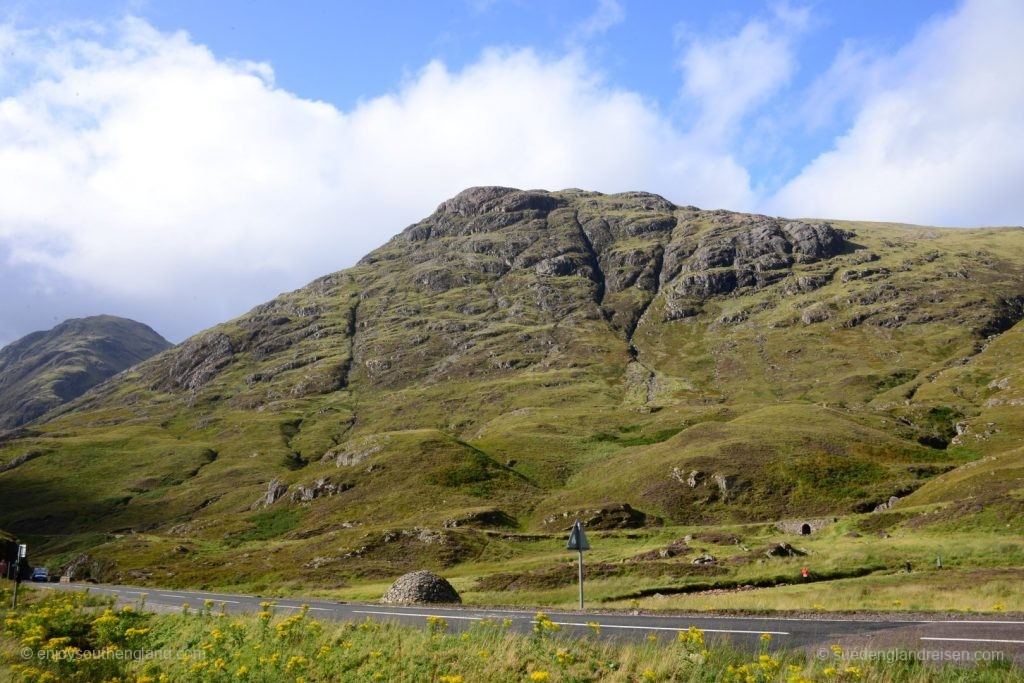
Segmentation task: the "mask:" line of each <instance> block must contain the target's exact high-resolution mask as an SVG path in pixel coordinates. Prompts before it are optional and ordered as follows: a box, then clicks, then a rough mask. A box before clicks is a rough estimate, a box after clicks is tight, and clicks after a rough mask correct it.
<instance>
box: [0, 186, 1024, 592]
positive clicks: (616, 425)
mask: <svg viewBox="0 0 1024 683" xmlns="http://www.w3.org/2000/svg"><path fill="white" fill-rule="evenodd" d="M1022 318H1024V230H1020V229H1010V228H1003V229H983V230H954V229H934V228H922V227H916V226H903V225H888V224H868V223H851V222H835V221H834V222H823V221H816V220H815V221H811V220H802V221H791V220H788V219H775V218H769V217H765V216H756V215H747V214H736V213H730V212H726V211H701V210H698V209H695V208H693V207H678V206H674V205H672V204H670V203H668V202H667V201H665V200H664V199H662V198H660V197H657V196H654V195H649V194H644V193H625V194H620V195H601V194H597V193H590V192H583V191H579V190H570V191H564V192H556V193H547V192H533V191H531V192H521V191H517V190H509V189H506V188H474V189H471V190H467V191H466V192H463V193H461V194H460V195H458V196H457V197H455V198H453V199H451V200H449V201H447V202H445V203H443V204H442V205H441V206H440V207H439V208H438V210H437V211H436V212H435V213H434V214H433V215H431V216H430V217H428V218H426V219H424V220H423V221H421V222H419V223H417V224H415V225H413V226H410V227H409V228H407V229H406V230H405V231H403V232H402V233H401V234H399V235H397V236H396V237H395V238H393V239H392V240H391V241H389V242H388V243H387V244H386V245H384V246H383V247H381V248H380V249H378V250H377V251H375V252H373V253H371V254H369V255H368V256H366V257H365V258H364V259H363V260H362V261H361V262H360V263H359V264H358V265H356V266H355V267H353V268H350V269H348V270H345V271H341V272H338V273H334V274H332V275H328V276H326V277H323V278H321V279H319V280H317V281H315V282H313V283H311V284H310V285H308V286H306V287H304V288H302V289H300V290H297V291H295V292H291V293H288V294H284V295H282V296H280V297H278V298H277V299H275V300H273V301H271V302H269V303H267V304H264V305H262V306H259V307H257V308H256V309H254V310H253V311H250V312H249V313H247V314H246V315H244V316H242V317H240V318H238V319H236V320H233V321H230V322H227V323H224V324H223V325H219V326H217V327H215V328H213V329H211V330H207V331H205V332H203V333H200V334H198V335H196V336H195V337H193V338H191V339H189V340H187V341H186V342H184V343H183V344H181V345H179V346H177V347H175V348H173V349H170V350H169V351H166V352H164V353H162V354H160V355H159V356H157V357H155V358H152V359H150V360H149V361H146V362H144V363H142V364H140V365H138V366H136V367H135V368H133V369H131V370H130V371H128V372H126V373H123V374H122V375H120V376H118V377H117V378H115V379H114V380H112V381H110V382H107V383H105V384H103V385H101V386H99V387H97V388H95V389H94V390H92V391H91V392H89V393H88V394H87V395H85V396H83V397H82V398H80V399H78V400H76V401H74V402H72V403H71V404H69V405H68V406H67V407H66V408H65V409H64V410H63V411H62V412H61V414H60V415H57V416H53V417H52V418H51V419H49V420H48V421H46V422H43V423H41V424H37V425H34V426H33V427H32V429H31V430H28V431H24V432H22V433H19V434H14V435H8V437H6V439H5V440H4V441H3V443H0V463H3V464H0V469H2V470H3V472H2V473H0V494H2V495H3V498H4V500H5V501H13V502H11V503H9V504H5V505H4V507H3V509H2V510H0V525H2V526H3V527H4V528H7V529H9V530H11V531H14V532H16V533H18V534H19V535H21V536H25V537H30V538H31V539H32V542H33V547H34V548H35V549H36V551H37V552H41V553H42V554H43V555H44V556H47V555H48V556H49V557H50V558H51V562H52V563H55V564H66V563H68V562H70V561H71V560H72V559H73V558H75V557H76V556H78V555H79V554H80V553H82V552H87V553H88V557H87V558H84V559H83V558H79V563H78V566H85V567H89V568H90V569H89V571H91V572H93V573H94V574H95V575H98V576H100V577H102V578H110V579H118V580H125V581H127V580H131V581H146V580H153V581H163V582H167V581H173V582H178V583H181V582H189V581H192V582H210V581H213V582H221V583H231V582H236V583H243V584H244V583H246V582H255V581H266V580H270V581H271V582H272V581H273V580H274V578H275V577H277V578H280V579H289V580H300V581H304V582H307V583H311V584H315V585H321V586H341V585H344V584H346V583H347V582H351V581H360V580H370V579H373V577H388V576H392V575H394V574H397V573H400V572H401V571H402V570H404V569H406V568H411V567H419V566H424V565H425V566H433V567H453V566H456V565H465V564H466V563H472V562H476V563H482V564H480V565H479V566H487V563H488V562H491V563H493V562H499V563H500V562H502V561H503V558H509V557H513V556H518V555H519V554H520V553H521V552H522V548H523V547H524V546H523V545H522V543H523V541H522V540H520V538H521V537H523V536H524V535H525V536H529V534H531V533H538V532H539V533H554V532H558V533H560V532H561V529H563V528H564V527H566V526H568V525H569V524H570V523H571V521H572V519H573V517H574V516H576V515H577V514H579V515H582V516H583V517H584V518H586V519H587V520H588V522H589V524H590V525H591V526H592V528H594V529H599V528H623V527H629V528H632V527H647V528H649V529H657V528H666V529H671V528H673V525H679V524H688V525H694V524H723V523H730V524H736V523H744V524H748V523H773V522H775V521H777V520H779V519H783V518H786V519H789V518H798V517H807V516H812V517H827V516H843V515H850V514H861V513H867V512H870V511H871V510H873V509H874V508H875V507H876V506H877V505H879V504H881V503H886V502H887V501H889V499H890V498H891V497H893V496H897V497H906V496H908V494H909V495H910V497H909V498H905V500H904V501H902V502H900V503H898V505H909V504H911V502H917V503H918V504H921V505H926V506H934V505H935V504H945V503H948V502H950V501H958V500H960V499H961V498H962V497H963V494H964V491H965V489H964V488H963V486H961V484H960V483H959V482H960V480H958V479H956V477H961V476H963V477H966V478H968V479H969V478H970V476H971V475H970V472H971V470H970V469H969V468H971V467H988V465H986V464H978V465H974V462H975V461H978V460H979V459H981V458H986V457H995V456H998V457H999V458H1003V457H1005V458H1012V457H1016V456H1012V455H1009V454H1011V452H1013V451H1014V449H1019V448H1020V445H1021V437H1022V435H1024V423H1022V419H1021V417H1020V415H1021V411H1020V409H1019V406H1018V403H1019V401H1020V400H1021V399H1020V397H1019V396H1018V394H1017V393H1016V392H1019V391H1020V389H1021V387H1024V377H1021V374H1022V372H1024V369H1022V368H1024V360H1022V359H1024V353H1021V349H1020V342H1021V339H1022V338H1024V324H1021V322H1020V321H1021V319H1022ZM1004 453H1005V454H1008V455H1005V456H1004V455H1003V454H1004ZM1018 455H1019V450H1018ZM1018 460H1019V458H1018ZM987 462H989V461H987V460H983V461H982V463H987ZM995 462H1006V463H1009V462H1010V461H1009V460H1006V461H1001V460H996V461H995ZM975 471H977V472H980V471H981V470H975ZM1007 471H1016V470H1013V469H1012V468H1009V469H1008V470H1007ZM963 473H967V474H963ZM1014 490H1016V491H1018V493H1019V487H1018V489H1014ZM915 492H916V493H915ZM989 493H991V494H992V498H993V499H998V504H999V505H1008V506H1009V507H1008V508H1007V510H1013V509H1019V508H1014V505H1016V503H1013V502H1012V501H1013V500H1016V499H1015V498H1013V497H1014V496H1017V495H1018V493H1014V491H1012V490H1010V489H999V490H998V491H995V490H990V491H989ZM908 501H909V502H908ZM1008 501H1009V502H1008ZM987 504H988V503H986V505H987ZM929 509H930V508H929ZM972 514H973V513H972ZM986 523H987V522H986ZM992 528H993V533H1002V532H1001V531H1000V530H999V529H1000V528H1003V527H998V525H995V526H993V527H992ZM667 533H668V532H667ZM686 563H687V564H688V563H689V561H688V560H686Z"/></svg>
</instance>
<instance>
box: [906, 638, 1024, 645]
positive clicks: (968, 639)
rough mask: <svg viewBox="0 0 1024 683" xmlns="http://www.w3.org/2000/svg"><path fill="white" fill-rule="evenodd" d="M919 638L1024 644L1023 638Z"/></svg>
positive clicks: (960, 641) (961, 641)
mask: <svg viewBox="0 0 1024 683" xmlns="http://www.w3.org/2000/svg"><path fill="white" fill-rule="evenodd" d="M921 640H952V641H955V642H958V643H1012V644H1014V645H1024V640H999V639H997V638H927V637H923V636H922V637H921Z"/></svg>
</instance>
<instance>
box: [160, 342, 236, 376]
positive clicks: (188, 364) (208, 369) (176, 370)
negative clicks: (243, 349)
mask: <svg viewBox="0 0 1024 683" xmlns="http://www.w3.org/2000/svg"><path fill="white" fill-rule="evenodd" d="M233 358H234V349H233V348H232V346H231V339H229V338H228V336H227V335H226V334H221V333H217V332H210V333H208V334H204V335H201V336H199V337H194V338H192V339H190V340H188V341H187V342H185V343H184V344H182V345H181V348H180V349H179V350H178V353H177V354H175V357H174V360H173V362H172V363H170V366H169V368H168V370H167V374H166V376H165V377H164V378H163V381H162V382H160V384H159V385H158V386H160V387H162V388H165V389H173V388H178V387H180V388H183V389H189V390H191V391H196V390H198V389H201V388H202V387H203V386H205V385H206V383H207V382H209V381H210V379H212V378H213V377H215V376H216V374H217V372H218V371H219V370H220V369H221V368H223V367H224V366H226V365H228V364H229V363H231V361H232V359H233Z"/></svg>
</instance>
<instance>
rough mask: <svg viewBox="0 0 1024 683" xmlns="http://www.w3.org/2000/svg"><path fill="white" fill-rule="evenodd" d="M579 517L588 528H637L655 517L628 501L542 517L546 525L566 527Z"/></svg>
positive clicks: (656, 520) (654, 519) (655, 519)
mask: <svg viewBox="0 0 1024 683" xmlns="http://www.w3.org/2000/svg"><path fill="white" fill-rule="evenodd" d="M576 519H579V520H580V522H581V523H582V524H583V526H585V527H586V528H588V529H637V528H640V527H642V526H644V525H646V524H649V523H651V522H655V523H657V522H658V521H660V520H658V519H657V518H648V516H647V515H646V514H645V513H643V512H641V511H640V510H635V509H634V508H633V507H631V506H630V505H629V503H617V504H615V505H607V506H605V507H601V508H592V509H589V510H566V511H565V512H563V513H562V514H560V515H552V516H550V517H546V518H545V519H544V524H545V525H546V526H555V527H558V528H560V529H561V528H565V529H568V528H570V527H572V524H573V521H575V520H576Z"/></svg>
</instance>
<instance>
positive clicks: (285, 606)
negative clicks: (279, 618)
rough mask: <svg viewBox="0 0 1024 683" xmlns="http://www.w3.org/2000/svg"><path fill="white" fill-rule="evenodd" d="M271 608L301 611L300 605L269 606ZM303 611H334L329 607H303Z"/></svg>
mask: <svg viewBox="0 0 1024 683" xmlns="http://www.w3.org/2000/svg"><path fill="white" fill-rule="evenodd" d="M271 607H280V608H281V609H303V606H302V605H271ZM305 609H315V610H317V611H319V612H333V611H334V610H333V609H331V608H329V607H310V606H308V605H306V606H305Z"/></svg>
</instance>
